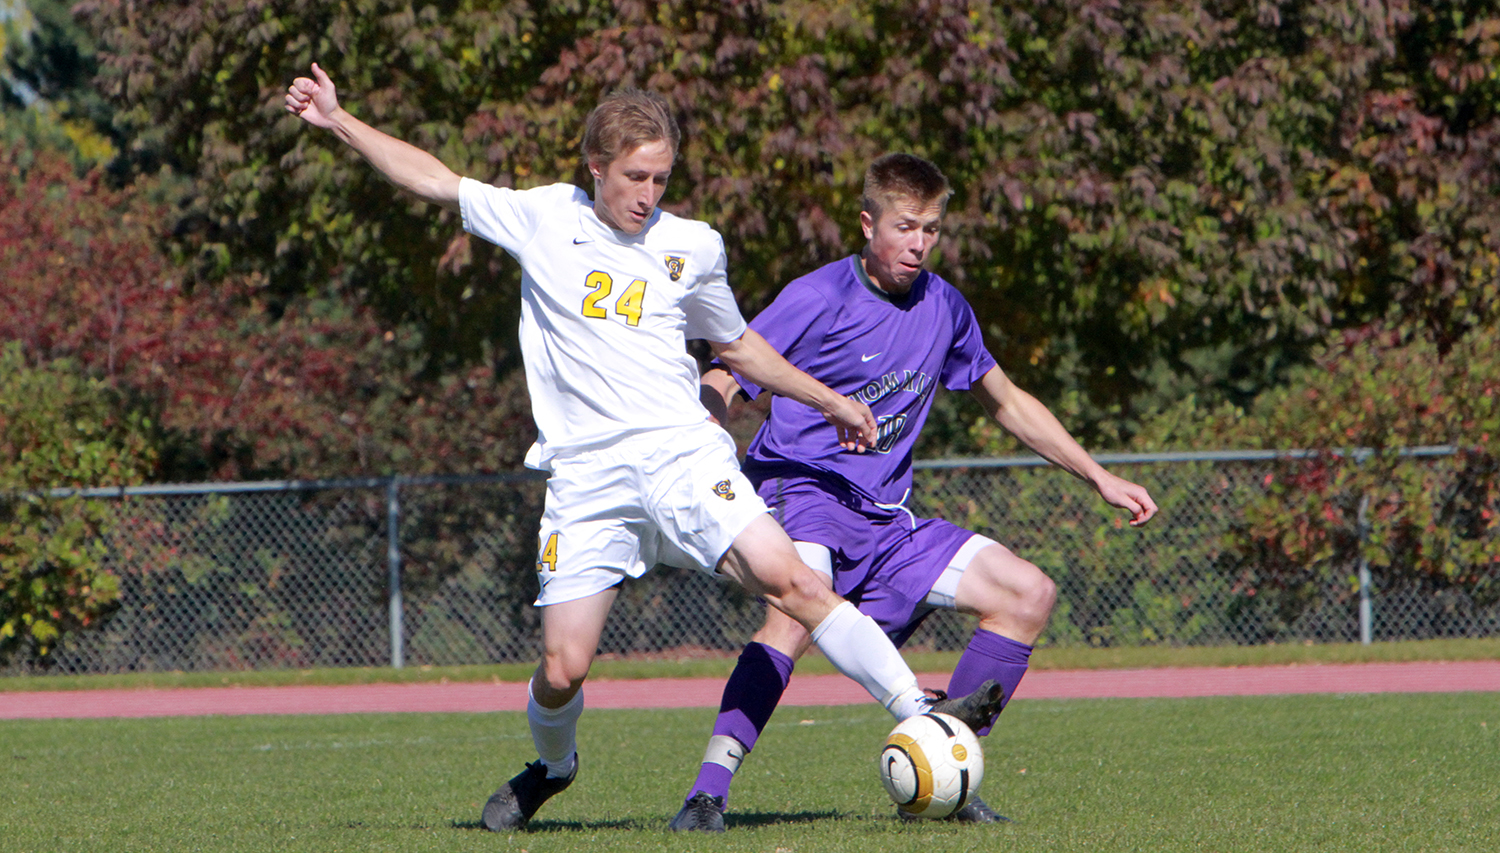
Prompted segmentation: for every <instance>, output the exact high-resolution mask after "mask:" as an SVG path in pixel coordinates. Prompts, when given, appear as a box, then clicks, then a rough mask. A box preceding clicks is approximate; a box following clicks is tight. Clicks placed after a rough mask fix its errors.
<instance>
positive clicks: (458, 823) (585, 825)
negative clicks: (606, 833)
mask: <svg viewBox="0 0 1500 853" xmlns="http://www.w3.org/2000/svg"><path fill="white" fill-rule="evenodd" d="M452 825H453V828H454V829H478V830H481V831H483V830H484V824H483V823H480V822H479V821H477V820H455V821H453V824H452ZM658 825H659V826H660V828H661V829H662V830H665V829H666V828H667V824H666V822H665V821H662V822H660V824H658V822H657V821H654V820H633V819H627V820H533V821H531V822H529V823H527V824H526V827H525V828H524V829H518V830H514V831H515V832H522V833H532V832H592V831H594V830H599V829H622V830H630V831H640V830H643V829H652V828H654V827H657V826H658ZM496 834H497V835H505V834H507V833H503V832H502V833H496Z"/></svg>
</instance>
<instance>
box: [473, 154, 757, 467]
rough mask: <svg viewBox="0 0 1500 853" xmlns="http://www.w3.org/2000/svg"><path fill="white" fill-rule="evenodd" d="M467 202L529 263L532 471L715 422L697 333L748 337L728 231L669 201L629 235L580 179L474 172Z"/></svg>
mask: <svg viewBox="0 0 1500 853" xmlns="http://www.w3.org/2000/svg"><path fill="white" fill-rule="evenodd" d="M458 201H459V208H460V210H461V211H462V213H463V223H464V229H465V230H466V231H468V232H469V233H471V234H474V235H475V236H478V237H483V238H484V239H486V240H489V241H490V242H492V243H494V244H495V245H497V246H499V247H501V248H502V249H505V250H506V251H507V252H509V253H510V254H511V255H514V256H515V258H516V260H518V261H520V263H521V355H522V359H523V360H524V361H525V364H526V382H527V385H528V388H529V391H530V394H531V414H532V417H533V418H535V419H536V427H537V445H538V447H536V448H533V453H532V454H531V455H529V456H528V457H527V464H528V465H532V466H533V467H542V468H546V467H549V465H548V463H549V462H550V460H551V459H552V457H554V456H556V455H557V454H559V453H563V452H566V451H569V450H576V449H582V448H587V447H596V446H600V445H603V444H607V443H610V442H613V441H617V440H619V439H620V438H623V437H624V436H626V435H629V434H631V433H636V432H641V431H644V430H649V429H658V428H662V427H678V426H687V425H690V424H695V423H701V422H703V421H705V420H706V419H707V418H708V412H707V411H706V410H705V409H704V408H703V404H702V403H700V402H699V401H698V367H697V363H696V362H695V361H694V360H693V358H692V357H691V356H690V355H688V353H687V349H686V345H687V340H688V339H689V338H703V339H705V340H709V341H714V342H718V343H728V342H730V341H734V340H737V339H738V338H739V337H740V336H741V335H743V334H744V333H745V320H744V318H743V317H742V316H741V315H740V310H739V307H738V306H737V305H736V304H735V301H734V294H733V293H732V292H730V290H729V282H728V280H727V276H726V273H725V267H726V263H725V257H724V241H723V239H722V238H721V237H720V236H719V234H718V232H716V231H714V230H713V229H712V228H710V227H709V226H708V225H707V224H705V223H702V222H697V221H694V220H691V219H682V218H680V217H677V216H673V215H672V214H670V213H666V212H664V211H662V210H660V209H658V210H657V211H656V213H655V214H653V215H652V218H651V219H650V220H648V221H647V222H646V225H645V227H644V228H642V229H641V231H640V233H639V234H625V233H623V232H620V231H616V230H615V229H613V228H610V227H609V226H608V225H605V224H604V223H603V222H601V221H599V218H598V217H597V216H595V215H594V207H593V203H592V202H591V201H590V200H589V197H588V194H587V193H585V192H584V191H583V190H581V189H579V188H578V187H575V186H573V185H571V184H553V185H551V186H547V187H538V188H536V189H532V190H524V191H517V190H509V189H504V188H501V187H494V186H490V185H488V184H484V183H481V182H479V181H474V180H471V179H468V178H464V179H463V181H462V182H461V184H460V186H459V191H458Z"/></svg>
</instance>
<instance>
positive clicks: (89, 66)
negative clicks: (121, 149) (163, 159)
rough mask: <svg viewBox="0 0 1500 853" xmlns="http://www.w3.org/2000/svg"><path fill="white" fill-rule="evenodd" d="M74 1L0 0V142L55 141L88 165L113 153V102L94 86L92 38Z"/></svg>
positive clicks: (36, 143) (106, 159)
mask: <svg viewBox="0 0 1500 853" xmlns="http://www.w3.org/2000/svg"><path fill="white" fill-rule="evenodd" d="M72 5H73V4H72V3H71V2H67V0H28V2H20V0H12V2H9V3H0V142H12V143H13V142H16V141H19V140H25V141H26V142H28V143H30V144H31V145H33V146H46V147H53V148H60V149H63V150H66V151H69V152H70V154H71V155H72V156H73V158H74V160H75V161H76V162H77V163H78V164H79V165H80V166H82V167H84V168H87V167H88V166H90V165H94V164H98V163H107V162H109V161H111V160H112V159H113V158H114V156H115V154H116V148H115V138H114V131H113V129H112V127H111V123H112V122H111V117H112V115H113V113H114V107H113V106H112V105H111V104H110V103H109V102H108V101H106V100H105V98H104V97H103V95H102V94H101V93H100V92H99V91H98V90H97V89H96V88H95V87H94V85H93V78H94V76H95V75H96V74H97V73H98V71H99V65H98V61H97V54H96V50H95V43H94V39H93V36H92V35H91V34H90V33H89V32H88V31H87V30H86V29H85V28H84V27H83V26H81V25H80V24H79V23H78V22H77V21H75V20H74V19H73V17H72V15H71V13H70V11H69V10H70V9H71V7H72Z"/></svg>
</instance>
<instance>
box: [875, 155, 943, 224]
mask: <svg viewBox="0 0 1500 853" xmlns="http://www.w3.org/2000/svg"><path fill="white" fill-rule="evenodd" d="M952 194H953V189H952V188H951V187H950V186H948V178H947V177H946V176H945V175H944V174H943V172H942V170H941V169H939V168H938V167H937V166H935V165H933V164H932V163H931V162H929V161H927V160H923V159H922V158H921V157H918V156H916V155H914V154H887V155H885V156H883V157H880V158H877V159H876V160H875V162H873V163H871V164H870V168H868V169H866V170H865V190H864V198H863V199H861V202H860V203H861V205H862V206H863V208H864V210H865V212H867V213H869V214H870V216H872V217H874V218H875V219H879V218H880V213H881V211H883V210H885V209H886V208H888V207H890V206H891V204H892V203H893V202H894V201H895V200H896V199H898V198H908V199H911V200H912V201H915V202H917V203H918V204H923V205H926V204H931V203H932V202H934V201H941V202H943V203H944V204H947V202H948V197H949V196H950V195H952Z"/></svg>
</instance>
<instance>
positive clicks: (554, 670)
mask: <svg viewBox="0 0 1500 853" xmlns="http://www.w3.org/2000/svg"><path fill="white" fill-rule="evenodd" d="M537 674H538V676H540V677H539V678H538V679H537V681H539V682H541V683H540V684H536V683H535V682H533V685H534V686H533V688H532V690H533V692H536V691H537V688H538V687H540V688H541V690H542V691H543V692H545V693H547V694H550V695H552V696H564V697H568V698H571V697H572V695H573V694H574V693H577V692H578V688H580V687H582V686H583V680H584V679H585V678H587V677H588V674H589V667H588V665H587V664H579V663H578V662H576V661H573V660H571V658H570V656H569V655H566V654H548V655H546V656H545V657H544V658H543V659H542V665H541V667H539V671H538V673H537ZM538 698H539V700H540V697H538ZM543 704H546V703H543Z"/></svg>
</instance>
